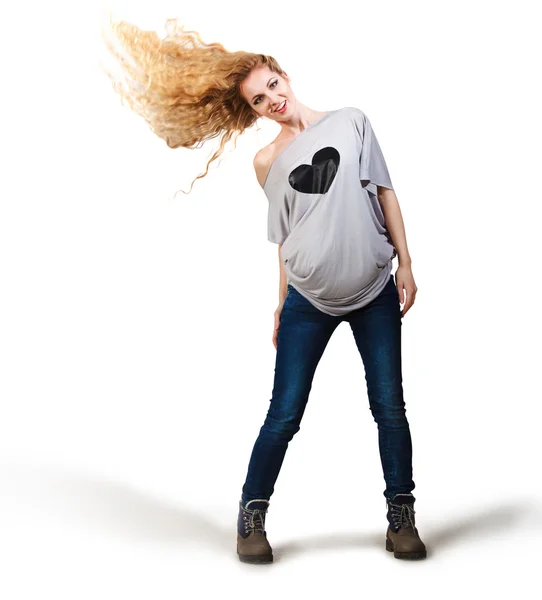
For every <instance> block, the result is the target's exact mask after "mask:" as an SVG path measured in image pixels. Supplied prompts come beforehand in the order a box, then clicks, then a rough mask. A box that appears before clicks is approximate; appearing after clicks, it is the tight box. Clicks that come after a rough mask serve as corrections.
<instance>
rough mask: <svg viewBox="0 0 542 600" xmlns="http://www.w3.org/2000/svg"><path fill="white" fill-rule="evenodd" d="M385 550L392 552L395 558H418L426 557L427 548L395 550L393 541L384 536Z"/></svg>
mask: <svg viewBox="0 0 542 600" xmlns="http://www.w3.org/2000/svg"><path fill="white" fill-rule="evenodd" d="M386 550H387V551H388V552H393V556H394V557H395V558H403V559H407V560H417V559H419V558H426V557H427V550H417V551H416V552H395V550H394V549H393V542H392V541H391V540H390V539H389V538H386Z"/></svg>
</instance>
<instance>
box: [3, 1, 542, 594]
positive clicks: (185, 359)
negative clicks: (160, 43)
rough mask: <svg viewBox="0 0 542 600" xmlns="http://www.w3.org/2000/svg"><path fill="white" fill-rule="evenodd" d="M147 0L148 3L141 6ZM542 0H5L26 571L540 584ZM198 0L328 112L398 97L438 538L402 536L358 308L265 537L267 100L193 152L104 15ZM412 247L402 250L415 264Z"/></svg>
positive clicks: (138, 20) (335, 586) (6, 342)
mask: <svg viewBox="0 0 542 600" xmlns="http://www.w3.org/2000/svg"><path fill="white" fill-rule="evenodd" d="M132 4H133V3H132ZM535 4H536V3H535V2H526V1H515V2H495V1H493V2H476V1H474V2H473V1H472V0H471V1H469V2H462V1H461V2H459V1H455V2H449V3H443V2H416V1H414V2H382V1H381V2H370V3H369V2H354V3H351V2H345V1H336V2H333V3H327V2H326V3H316V4H314V5H312V6H308V5H306V4H305V3H301V2H298V3H292V2H287V3H262V2H235V3H231V2H225V3H216V4H214V5H213V4H212V3H209V2H205V3H204V2H199V3H182V2H172V1H170V2H165V1H162V2H158V1H157V2H153V5H152V10H151V8H150V3H148V2H147V3H145V6H143V4H142V5H141V6H140V7H137V6H133V5H130V3H128V2H123V3H120V2H117V3H115V4H111V3H109V4H103V5H102V6H99V5H98V4H95V3H90V2H86V3H85V2H77V3H73V2H72V3H68V2H47V3H37V2H34V3H24V4H20V5H17V6H15V5H14V4H11V5H10V6H9V7H7V8H6V7H4V8H3V9H2V20H1V23H2V36H0V44H1V50H2V57H3V60H2V63H3V64H2V94H1V102H2V109H3V110H2V114H3V124H2V136H1V139H2V156H3V158H2V177H1V179H0V181H1V186H2V190H1V195H0V198H1V219H0V228H1V230H0V234H1V235H0V282H1V286H2V287H1V294H0V319H1V332H0V352H1V356H0V359H1V369H2V373H1V379H0V382H1V383H0V385H1V389H0V393H1V418H0V486H1V487H0V531H1V533H0V552H1V554H2V556H0V563H1V564H2V576H1V578H0V596H1V597H2V598H5V599H6V600H8V599H9V600H16V599H20V598H25V599H27V598H28V599H30V598H32V599H34V598H55V600H61V599H65V598H66V599H68V598H69V599H73V598H78V600H83V599H85V600H86V599H87V598H88V599H91V598H92V599H97V598H100V599H103V600H105V599H115V600H118V599H119V598H130V599H131V600H135V599H139V598H152V599H153V600H154V599H158V598H159V599H161V600H168V599H173V598H215V597H217V595H218V594H220V596H221V597H224V596H225V597H230V596H231V597H233V596H235V597H238V598H241V597H248V596H254V597H258V598H276V597H281V598H286V599H288V598H294V597H298V596H299V595H300V594H302V593H303V594H305V595H306V596H307V597H317V598H320V597H322V598H328V597H340V598H359V597H360V596H364V597H367V598H376V597H384V595H386V597H392V596H396V597H400V598H414V597H416V598H434V597H439V598H456V597H457V594H462V595H464V596H466V597H468V598H470V597H475V596H477V595H478V594H480V593H484V594H487V595H492V596H494V595H495V594H496V593H500V594H502V595H503V596H504V595H509V594H517V595H518V596H519V597H523V595H524V594H526V592H527V590H530V591H531V592H532V591H533V590H534V589H535V587H534V586H537V583H538V577H537V568H538V565H539V560H540V554H539V553H540V543H539V540H540V537H541V536H542V526H541V523H542V519H541V518H542V510H541V508H540V504H541V501H542V490H541V485H540V472H541V468H540V456H541V452H540V434H539V432H540V419H541V416H542V411H541V408H540V407H541V400H542V398H541V392H540V384H539V374H540V364H541V361H540V342H539V340H540V334H541V327H540V317H539V315H540V311H539V305H540V301H541V298H542V297H541V292H542V289H541V286H540V275H539V271H538V265H537V263H538V258H539V253H540V245H539V239H540V216H541V213H540V203H541V200H542V199H541V197H540V187H539V182H538V179H539V177H538V175H539V172H540V158H541V156H540V138H541V134H542V127H541V125H542V123H541V121H542V119H541V117H540V106H542V98H541V94H540V84H539V82H540V77H539V70H540V64H539V60H537V57H539V56H540V51H541V48H540V43H539V39H540V37H539V31H538V26H537V25H538V22H537V21H536V20H535V18H534V8H535ZM106 9H111V10H113V15H114V17H115V18H121V19H125V20H128V21H130V22H133V23H135V24H137V25H139V26H140V27H142V28H149V29H155V30H157V31H159V32H160V35H161V36H163V35H164V33H165V31H164V23H165V21H166V19H167V18H170V17H174V16H177V17H179V19H180V21H182V22H183V23H185V24H186V25H187V28H188V29H195V30H197V31H199V32H200V33H201V35H202V37H203V39H204V40H205V41H207V42H213V41H219V42H221V43H222V44H224V45H225V47H226V48H227V49H229V50H232V51H233V50H240V49H244V50H249V51H254V52H261V53H267V54H271V55H273V56H274V57H275V58H276V59H277V60H278V61H279V64H281V66H282V67H283V68H284V69H286V71H287V72H288V74H289V75H290V76H291V78H292V86H293V89H294V92H295V93H296V95H297V97H298V98H299V100H300V101H301V102H303V103H304V104H306V105H307V106H309V107H310V108H312V109H315V110H319V111H326V110H331V109H335V108H339V107H342V106H357V107H359V108H361V109H362V110H363V111H364V112H366V114H367V115H368V116H369V118H370V119H371V122H372V124H373V127H374V129H375V132H376V134H377V136H378V139H379V142H380V144H381V147H382V149H383V152H384V155H385V157H386V160H387V163H388V167H389V169H390V174H391V177H392V180H393V182H394V185H395V189H396V193H397V196H398V198H399V202H400V205H401V208H402V212H403V218H404V221H405V226H406V233H407V242H408V245H409V249H410V253H411V256H412V268H413V273H414V277H415V281H416V283H417V285H418V288H419V291H418V295H417V299H416V303H415V305H414V306H413V308H412V309H411V310H410V311H409V312H408V313H407V315H406V316H405V318H404V319H403V328H402V334H403V385H404V392H405V401H406V406H407V416H408V419H409V423H410V428H411V434H412V440H413V466H414V481H415V483H416V489H415V490H414V494H415V496H416V498H417V501H416V519H417V525H418V529H419V531H420V535H421V537H422V539H423V540H424V542H425V543H426V545H427V548H428V557H427V559H426V560H425V561H418V562H407V561H400V560H396V559H394V557H393V555H392V554H391V553H389V552H386V551H385V545H384V535H385V531H386V527H387V521H386V518H385V512H386V508H385V499H384V495H383V491H384V488H385V482H384V479H383V475H382V469H381V465H380V459H379V454H378V437H377V426H376V423H375V422H374V420H373V418H372V415H371V413H370V410H369V404H368V399H367V392H366V384H365V379H364V371H363V365H362V361H361V358H360V356H359V354H358V351H357V348H356V346H355V342H354V338H353V336H352V333H351V331H350V328H349V326H348V324H347V323H343V324H342V325H341V326H340V327H339V328H338V329H337V330H336V332H335V333H334V335H333V337H332V339H331V341H330V343H329V345H328V347H327V349H326V351H325V353H324V356H323V358H322V360H321V362H320V364H319V367H318V369H317V372H316V375H315V378H314V382H313V389H312V392H311V396H310V399H309V404H308V407H307V410H306V413H305V416H304V418H303V421H302V424H301V430H300V432H299V433H298V434H296V436H295V437H294V439H293V441H292V442H291V443H290V447H289V449H288V451H287V455H286V459H285V461H284V464H283V467H282V470H281V473H280V476H279V479H278V481H277V484H276V488H275V493H274V495H273V497H272V501H271V505H270V509H269V512H268V515H267V531H268V537H269V540H270V542H271V544H272V546H273V547H274V550H275V563H274V564H273V565H269V566H255V565H245V564H242V563H240V562H239V561H238V558H237V555H236V548H235V542H236V519H237V510H238V504H237V503H238V500H239V498H240V493H241V487H242V485H243V482H244V479H245V476H246V469H247V466H248V460H249V457H250V453H251V451H252V447H253V444H254V442H255V440H256V437H257V435H258V432H259V428H260V427H261V425H262V424H263V421H264V418H265V414H266V411H267V409H268V406H269V399H270V397H271V390H272V384H273V370H274V361H275V349H274V347H273V345H272V342H271V336H272V329H273V312H274V310H275V308H276V306H277V302H278V276H279V265H278V257H277V246H276V245H275V244H271V243H269V242H268V241H267V221H266V219H267V200H266V198H265V195H264V193H263V191H262V190H261V188H260V187H259V185H258V183H257V181H256V177H255V175H254V172H253V169H252V158H253V156H254V154H255V153H256V151H257V150H258V149H259V148H261V147H262V146H264V145H265V144H267V143H268V142H269V141H271V139H273V138H274V137H275V136H276V134H277V133H278V126H275V124H273V123H270V122H264V121H261V122H260V123H259V127H257V128H254V130H252V131H250V132H246V133H245V134H244V135H243V136H241V138H239V141H238V143H237V148H235V149H233V147H232V146H231V145H230V146H229V147H227V149H226V152H225V153H224V154H223V155H222V158H221V159H220V163H219V164H217V162H216V161H215V162H214V163H213V164H212V166H211V169H210V172H209V174H208V175H207V176H206V177H205V178H204V179H199V180H198V181H197V182H196V183H195V185H194V189H193V192H192V193H191V194H190V195H189V196H187V195H185V194H182V193H178V194H177V195H176V196H175V192H176V191H177V190H180V189H184V190H188V188H189V185H190V182H191V181H192V179H193V178H194V177H196V176H197V175H198V174H200V173H202V172H203V170H204V168H205V164H206V162H207V160H208V158H209V157H210V156H211V154H212V152H213V151H214V150H215V149H216V147H217V143H218V142H217V140H214V141H213V142H210V143H209V144H208V145H207V146H205V147H204V148H203V149H200V150H187V149H179V150H172V149H170V148H168V147H167V145H166V144H165V142H164V141H162V140H161V139H159V138H158V137H157V136H155V135H154V134H153V133H152V132H151V130H150V129H149V127H148V126H147V125H146V123H145V122H144V121H143V119H142V118H140V117H138V116H136V115H135V114H134V113H132V112H131V111H130V110H129V108H128V107H127V106H123V105H122V104H121V102H120V100H119V98H118V96H117V95H116V94H115V92H114V91H113V89H112V87H111V84H110V82H109V80H108V79H107V77H106V75H105V74H104V72H103V70H101V68H100V64H99V62H100V60H102V59H103V58H104V57H105V58H106V59H107V56H106V53H105V51H104V49H103V44H102V41H101V38H100V30H99V20H100V17H101V16H103V12H104V10H106ZM396 267H397V262H396V261H394V271H395V269H396Z"/></svg>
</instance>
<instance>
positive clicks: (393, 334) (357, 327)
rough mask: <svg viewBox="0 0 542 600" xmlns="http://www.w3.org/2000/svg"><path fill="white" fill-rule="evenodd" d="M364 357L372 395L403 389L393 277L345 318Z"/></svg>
mask: <svg viewBox="0 0 542 600" xmlns="http://www.w3.org/2000/svg"><path fill="white" fill-rule="evenodd" d="M346 320H348V321H349V323H350V327H351V329H352V332H353V334H354V338H355V340H356V345H357V347H358V350H359V352H360V354H361V357H362V360H363V363H364V367H365V377H366V380H367V385H368V388H369V392H371V391H375V392H391V393H393V392H397V391H400V389H401V383H402V373H401V327H402V321H401V305H400V303H399V295H398V293H397V286H396V285H395V283H394V279H393V276H392V275H390V279H389V281H388V283H387V284H386V286H385V287H384V289H383V290H382V292H381V293H380V294H379V295H378V296H377V297H376V298H375V299H374V300H372V302H370V303H369V304H367V305H366V306H364V307H362V308H360V309H358V310H355V311H353V312H352V313H349V314H348V315H347V317H346Z"/></svg>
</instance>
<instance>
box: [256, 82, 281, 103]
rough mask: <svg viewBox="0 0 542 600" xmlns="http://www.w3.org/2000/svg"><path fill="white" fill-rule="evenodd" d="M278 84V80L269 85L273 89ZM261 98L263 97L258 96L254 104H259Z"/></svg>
mask: <svg viewBox="0 0 542 600" xmlns="http://www.w3.org/2000/svg"><path fill="white" fill-rule="evenodd" d="M278 82H279V81H278V79H277V80H275V81H273V83H271V84H270V85H269V87H273V86H275V85H276V84H277V83H278ZM260 98H261V96H258V97H257V98H256V100H255V101H254V104H259V102H258V100H259V99H260Z"/></svg>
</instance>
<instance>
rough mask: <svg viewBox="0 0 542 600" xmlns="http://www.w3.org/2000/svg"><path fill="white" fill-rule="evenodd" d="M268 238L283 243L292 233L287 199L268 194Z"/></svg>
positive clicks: (276, 242)
mask: <svg viewBox="0 0 542 600" xmlns="http://www.w3.org/2000/svg"><path fill="white" fill-rule="evenodd" d="M268 199H269V208H268V212H267V239H268V240H269V241H270V242H273V243H274V244H282V243H284V241H285V240H286V238H287V237H288V235H289V234H290V226H289V224H288V222H289V214H288V207H287V204H286V201H285V199H281V198H273V197H270V196H268Z"/></svg>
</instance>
